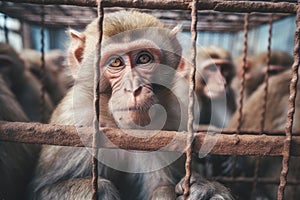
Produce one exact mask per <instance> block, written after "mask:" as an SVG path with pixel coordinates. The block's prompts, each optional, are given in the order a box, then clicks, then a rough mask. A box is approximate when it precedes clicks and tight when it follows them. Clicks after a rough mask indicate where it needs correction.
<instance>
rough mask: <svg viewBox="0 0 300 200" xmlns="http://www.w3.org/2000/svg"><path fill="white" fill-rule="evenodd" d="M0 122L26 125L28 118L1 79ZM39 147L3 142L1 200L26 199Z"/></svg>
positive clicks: (0, 164) (0, 155)
mask: <svg viewBox="0 0 300 200" xmlns="http://www.w3.org/2000/svg"><path fill="white" fill-rule="evenodd" d="M0 105H1V106H0V120H2V121H11V122H14V121H20V122H27V121H28V119H27V116H26V114H25V113H24V112H23V110H22V108H21V106H20V105H19V103H18V102H17V100H16V98H15V96H14V94H13V93H12V92H11V91H10V89H9V88H8V86H7V85H6V82H5V81H4V80H3V78H2V76H1V75H0ZM39 149H40V147H39V146H37V145H31V144H21V143H19V144H18V143H13V142H0V177H1V181H0V199H10V200H18V199H24V196H25V193H26V189H27V186H28V184H29V181H30V178H31V177H32V173H33V171H34V167H35V165H36V161H37V157H38V154H39Z"/></svg>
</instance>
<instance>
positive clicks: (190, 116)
mask: <svg viewBox="0 0 300 200" xmlns="http://www.w3.org/2000/svg"><path fill="white" fill-rule="evenodd" d="M197 2H198V0H193V2H192V3H191V5H190V6H191V19H192V21H191V36H192V37H191V49H190V50H191V65H192V66H191V72H190V79H189V105H188V124H187V130H188V140H187V143H186V144H187V147H186V162H185V179H184V192H183V199H184V200H186V199H187V198H188V196H189V193H190V179H191V164H192V148H193V140H194V129H193V124H194V101H195V99H194V91H195V73H196V51H197V49H196V41H197V17H198V16H197Z"/></svg>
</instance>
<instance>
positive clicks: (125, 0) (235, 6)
mask: <svg viewBox="0 0 300 200" xmlns="http://www.w3.org/2000/svg"><path fill="white" fill-rule="evenodd" d="M4 1H9V2H16V3H34V4H47V5H78V6H90V7H95V6H97V0H43V1H41V0H4ZM102 1H103V3H102V4H103V6H104V7H115V6H119V7H134V8H147V9H179V10H188V9H190V3H191V1H192V0H181V1H176V0H164V1H157V0H133V1H132V0H102ZM297 7H298V5H297V4H296V3H289V2H278V3H272V2H252V1H224V0H215V1H207V0H203V1H199V2H198V4H197V9H198V10H215V11H222V12H244V13H250V12H270V13H296V11H297Z"/></svg>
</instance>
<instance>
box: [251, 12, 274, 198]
mask: <svg viewBox="0 0 300 200" xmlns="http://www.w3.org/2000/svg"><path fill="white" fill-rule="evenodd" d="M272 29H273V14H270V15H269V31H268V47H267V51H268V53H267V63H266V65H267V69H266V70H265V77H264V95H263V104H262V112H261V118H260V133H261V134H262V133H263V132H264V129H265V119H266V110H267V102H268V88H269V69H270V57H271V44H272ZM259 165H260V158H259V156H257V157H256V158H255V169H254V181H253V186H252V196H253V195H254V194H255V191H256V185H257V178H258V170H259Z"/></svg>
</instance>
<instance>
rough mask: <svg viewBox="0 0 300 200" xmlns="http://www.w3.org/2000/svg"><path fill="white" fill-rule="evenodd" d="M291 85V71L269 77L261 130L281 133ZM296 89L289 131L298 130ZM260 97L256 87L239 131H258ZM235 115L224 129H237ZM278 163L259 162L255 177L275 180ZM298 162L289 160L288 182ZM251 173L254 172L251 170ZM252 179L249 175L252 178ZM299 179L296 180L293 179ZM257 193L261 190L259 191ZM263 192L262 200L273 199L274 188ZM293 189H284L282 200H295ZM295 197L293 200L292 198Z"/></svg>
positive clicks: (272, 160)
mask: <svg viewBox="0 0 300 200" xmlns="http://www.w3.org/2000/svg"><path fill="white" fill-rule="evenodd" d="M290 81H291V71H290V70H285V71H284V72H282V73H280V74H278V75H276V76H272V77H270V79H269V89H268V99H267V108H266V117H265V124H264V125H265V127H264V128H265V130H282V131H283V132H284V130H285V125H286V114H287V112H288V98H289V84H290ZM299 92H300V87H299V86H298V88H297V98H296V102H295V103H296V105H295V109H296V110H295V111H296V112H295V115H294V124H293V130H300V97H299V95H298V94H299ZM263 96H264V87H263V85H261V86H259V87H258V89H257V90H256V91H255V92H253V94H252V95H251V96H250V97H249V99H248V101H247V103H246V105H245V106H244V109H243V115H242V124H241V128H242V130H243V129H250V130H251V129H253V130H259V129H260V128H261V127H260V120H261V117H260V113H261V110H262V103H263V98H264V97H263ZM238 116H239V114H238V113H235V114H234V115H233V117H232V120H231V122H230V123H229V125H228V127H229V128H230V129H234V128H236V127H237V126H238ZM281 161H282V157H266V158H262V159H261V164H260V168H259V176H263V177H270V178H274V177H278V179H279V175H280V170H281V164H282V163H281ZM299 162H300V161H299V158H298V157H291V160H290V170H289V173H288V180H291V179H295V178H296V177H297V175H296V174H297V171H298V170H299V164H298V163H299ZM253 163H254V161H253V160H252V159H249V160H248V164H249V165H251V164H252V167H254V164H253ZM252 172H254V168H253V169H252ZM252 175H253V174H252ZM297 178H299V176H298V177H297ZM259 186H260V185H258V190H265V189H263V188H262V189H261V188H259ZM264 188H268V190H265V191H264V193H265V194H264V195H266V196H265V197H264V198H267V199H276V195H277V188H278V185H267V186H264ZM292 189H293V186H288V187H287V190H286V192H285V198H284V199H297V198H298V197H299V195H300V194H299V188H297V189H296V188H294V192H292ZM292 195H295V196H292Z"/></svg>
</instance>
